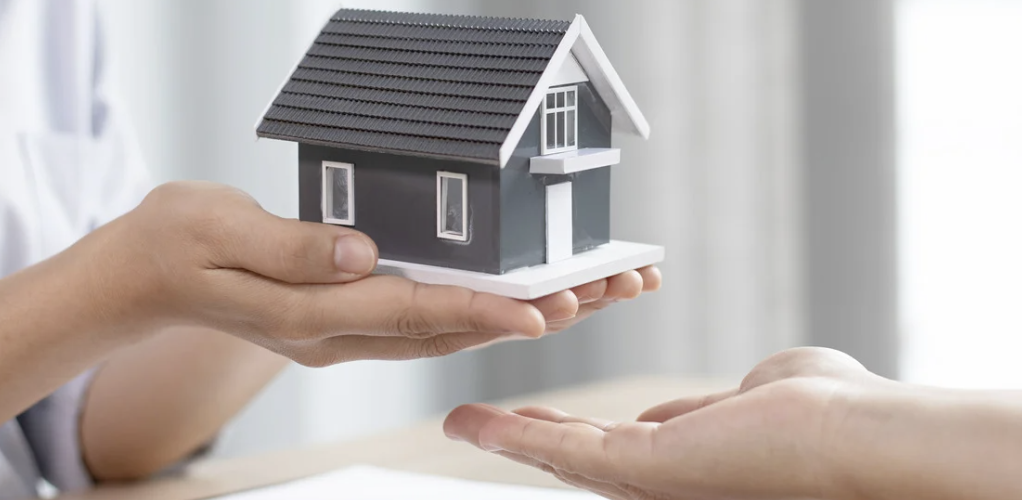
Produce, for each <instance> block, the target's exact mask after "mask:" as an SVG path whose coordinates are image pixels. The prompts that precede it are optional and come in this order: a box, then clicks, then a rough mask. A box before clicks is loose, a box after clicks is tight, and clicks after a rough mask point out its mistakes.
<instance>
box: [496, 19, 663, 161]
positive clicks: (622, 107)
mask: <svg viewBox="0 0 1022 500" xmlns="http://www.w3.org/2000/svg"><path fill="white" fill-rule="evenodd" d="M572 58H573V59H574V61H572ZM574 62H577V63H578V65H579V66H581V68H582V70H583V71H584V72H585V74H586V76H587V77H588V79H589V82H590V83H591V84H592V85H593V87H594V88H595V90H596V92H597V93H598V94H599V95H600V97H601V98H602V99H603V101H604V102H605V103H606V105H607V107H608V108H609V109H610V112H611V116H612V117H613V120H612V122H613V127H614V130H617V131H621V132H627V133H632V134H636V135H639V136H641V137H642V138H644V139H648V138H649V122H647V121H646V118H645V117H644V116H643V115H642V111H640V110H639V107H638V105H636V104H635V100H634V99H633V98H632V96H631V94H629V93H628V89H626V88H625V85H624V82H622V81H621V77H620V75H618V74H617V71H616V70H614V67H613V66H612V65H611V64H610V59H608V58H607V54H606V53H605V52H604V51H603V48H602V47H600V44H599V42H597V41H596V36H595V35H593V31H592V30H591V29H590V28H589V24H588V23H587V22H586V20H585V18H583V17H582V16H581V15H576V16H575V20H574V21H573V22H572V23H571V26H570V27H569V28H568V31H567V32H566V33H565V34H564V38H563V39H562V40H561V43H560V45H558V47H557V50H556V51H555V52H554V55H553V57H551V58H550V62H549V64H548V65H547V67H546V70H545V71H544V72H543V75H542V76H541V77H540V79H539V83H538V84H537V85H536V88H535V89H533V91H532V94H531V95H530V96H529V99H528V101H526V104H525V109H524V110H523V112H522V114H521V115H519V116H518V119H517V121H516V122H515V124H514V126H512V127H511V131H510V132H509V133H508V136H507V139H505V140H504V144H503V145H502V146H501V148H500V166H501V168H503V167H504V166H505V165H507V162H508V160H509V159H510V158H511V155H512V154H513V153H514V150H515V148H516V147H518V142H519V141H521V139H522V136H523V135H525V131H526V129H528V127H529V123H530V122H531V121H532V118H533V117H534V116H535V113H536V110H537V109H539V105H540V104H541V103H542V102H543V97H544V96H545V95H546V92H547V90H548V89H549V88H550V87H552V86H554V85H556V82H557V81H558V79H559V78H561V77H562V75H563V74H564V73H563V72H564V71H565V68H570V67H571V64H572V63H574Z"/></svg>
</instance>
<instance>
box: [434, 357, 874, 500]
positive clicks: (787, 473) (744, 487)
mask: <svg viewBox="0 0 1022 500" xmlns="http://www.w3.org/2000/svg"><path fill="white" fill-rule="evenodd" d="M873 377H874V376H873V375H872V374H870V373H869V372H867V371H866V370H865V369H864V368H863V367H862V365H860V364H859V363H858V362H856V361H855V360H853V359H852V358H849V357H848V356H845V355H843V354H840V353H837V352H835V351H830V350H823V349H796V350H791V351H786V352H784V353H781V354H779V355H777V356H774V357H772V358H770V359H768V360H766V361H764V362H763V363H761V364H760V365H759V366H757V367H756V368H755V369H754V370H753V371H752V372H750V373H749V375H748V376H747V377H746V378H745V380H744V381H743V383H742V384H741V386H740V387H738V388H736V389H734V390H732V391H727V392H723V393H718V394H711V395H707V396H702V397H697V398H685V399H679V400H676V401H672V402H669V403H665V404H663V405H660V406H657V407H655V408H651V409H649V410H647V411H646V412H645V413H643V414H642V415H641V416H640V417H639V418H638V419H637V421H635V422H627V423H617V422H608V421H602V420H599V419H593V418H584V417H575V416H571V415H567V414H565V413H563V412H560V411H558V410H553V409H548V408H524V409H520V410H517V411H515V412H506V411H503V410H500V409H498V408H494V407H491V406H485V405H469V406H463V407H461V408H458V409H456V410H455V411H453V412H452V413H451V414H450V416H448V418H447V421H446V422H445V424H444V430H445V432H446V433H447V434H448V435H449V436H451V437H452V438H454V439H460V440H464V441H467V442H470V443H472V444H474V445H476V446H478V447H480V448H482V449H484V450H486V451H490V452H494V453H498V454H500V455H502V456H505V457H507V458H509V459H511V460H514V461H517V462H520V463H523V464H526V465H531V466H533V467H537V468H540V469H542V470H545V471H547V472H549V473H551V474H553V475H555V476H556V477H557V478H559V479H560V480H562V481H564V482H566V483H568V484H571V485H574V486H577V487H580V488H584V489H587V490H590V491H592V492H595V493H598V494H600V495H603V496H605V497H607V498H611V499H614V500H647V499H672V500H673V499H677V500H704V499H705V500H710V499H760V498H762V499H767V498H821V499H822V498H831V497H832V490H833V489H834V487H835V483H836V482H838V481H839V479H838V478H835V477H832V476H831V475H830V472H829V471H831V470H833V468H831V467H830V465H831V464H829V463H828V446H827V445H828V440H829V439H830V438H829V436H833V435H834V433H836V432H839V431H838V430H837V429H836V428H834V427H835V426H836V425H839V423H840V422H841V421H842V416H841V415H836V414H835V413H836V412H837V411H838V410H835V408H838V407H841V406H840V405H832V404H831V403H832V401H833V400H834V399H835V398H836V397H840V396H838V394H843V391H841V390H840V389H841V388H842V387H845V386H850V385H854V384H856V383H859V382H869V381H871V380H872V379H873Z"/></svg>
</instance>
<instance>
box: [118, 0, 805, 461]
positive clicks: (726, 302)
mask: <svg viewBox="0 0 1022 500" xmlns="http://www.w3.org/2000/svg"><path fill="white" fill-rule="evenodd" d="M101 2H102V5H103V7H104V10H105V17H106V24H107V28H108V33H109V37H108V38H109V41H110V46H111V50H112V52H113V56H114V58H115V62H117V63H119V68H120V73H119V78H118V81H119V82H120V86H121V88H122V90H123V92H124V94H125V96H126V97H127V102H128V104H129V106H130V107H131V109H130V111H131V114H132V115H133V116H134V118H135V122H136V125H137V127H138V128H139V133H140V137H141V140H142V142H143V148H144V150H145V152H146V154H147V157H148V160H149V162H150V164H151V166H152V168H153V169H154V171H155V172H156V173H157V175H158V177H159V178H160V179H162V180H169V179H177V178H201V179H211V180H216V181H221V182H226V183H230V184H233V185H236V186H238V187H241V188H243V189H246V190H247V191H249V192H251V193H252V194H253V195H254V196H255V197H256V198H257V199H258V200H259V201H260V202H261V203H263V205H264V206H265V207H266V208H267V209H269V210H271V211H273V212H275V213H277V214H280V215H283V216H294V215H295V214H296V208H297V199H296V197H297V186H296V177H297V176H296V163H297V158H296V149H295V148H294V147H293V146H292V145H289V144H283V143H279V142H275V141H261V142H259V143H256V142H255V140H254V135H253V130H252V129H253V124H254V123H255V121H256V119H257V117H258V116H259V114H260V112H261V111H262V110H263V108H264V106H265V104H266V103H267V102H268V100H269V99H270V98H271V97H272V96H273V94H274V92H275V91H276V89H277V87H278V86H279V84H280V82H281V81H282V80H283V78H284V77H285V76H286V75H287V72H288V70H289V69H290V68H291V67H292V66H293V65H294V63H295V61H296V60H297V59H298V58H299V57H300V55H301V52H302V51H303V50H304V49H305V45H306V44H307V43H308V42H309V41H310V40H311V37H312V36H313V35H314V34H315V33H316V31H317V30H318V29H319V27H320V25H321V23H322V22H323V21H324V20H325V19H326V16H327V15H328V14H329V13H330V12H331V11H332V10H333V9H334V8H336V2H334V1H326V0H305V1H301V2H297V1H284V0H279V1H271V0H263V1H253V0H187V1H183V0H163V1H156V0H153V1H148V2H134V1H131V0H101ZM348 5H349V6H355V7H370V8H381V9H405V10H421V11H425V10H434V11H439V12H452V13H480V14H500V15H514V16H538V17H556V18H565V19H570V17H571V16H572V15H574V14H575V13H576V12H577V13H581V14H583V15H585V16H586V18H587V20H588V21H589V22H590V24H591V25H592V26H593V29H594V31H595V33H596V35H597V38H598V39H599V40H600V42H601V43H602V44H603V45H604V48H605V50H606V51H607V53H608V54H609V56H610V59H611V61H612V62H613V63H614V64H615V66H616V67H617V69H618V71H619V72H620V73H621V75H622V77H623V79H624V82H625V84H626V85H627V86H628V88H629V89H630V90H631V92H632V93H633V95H634V96H635V98H636V101H637V102H638V104H639V106H640V107H641V108H642V110H643V111H644V112H645V114H646V115H647V118H648V119H649V121H650V123H651V124H652V138H651V139H650V140H649V141H648V142H643V141H641V140H638V139H635V138H632V137H616V138H615V141H616V143H617V145H618V146H620V147H621V148H622V149H623V154H624V158H623V162H622V165H621V166H619V167H615V170H614V174H613V175H614V181H613V182H614V184H613V200H612V203H613V216H612V236H613V237H615V238H618V239H625V240H633V241H641V242H649V243H657V244H662V245H665V246H666V247H667V249H668V251H667V261H666V262H665V263H664V265H663V270H664V274H665V279H666V282H665V287H664V289H663V291H662V292H660V293H658V294H655V295H650V296H647V297H643V298H642V299H641V300H638V301H635V302H634V303H629V304H622V305H620V306H617V307H614V308H612V309H611V310H608V311H605V312H604V313H602V314H600V315H599V316H597V317H595V318H593V319H591V320H589V321H588V322H587V323H585V324H584V325H582V326H580V327H578V328H577V330H576V331H572V332H568V333H564V334H562V335H559V336H556V337H554V338H551V339H547V340H543V341H539V342H533V343H519V344H514V345H506V346H498V347H496V348H494V349H490V350H487V351H484V352H479V353H469V354H463V355H458V356H454V357H451V358H448V359H444V360H431V361H422V362H412V363H397V364H387V363H368V362H367V363H354V364H350V365H346V366H342V367H337V368H332V369H327V370H320V371H312V370H305V369H297V368H296V369H293V370H290V371H289V372H288V373H287V374H285V376H284V377H282V378H281V379H280V380H278V381H277V382H276V383H275V384H274V385H273V386H271V388H270V389H269V390H268V391H267V392H266V393H265V394H264V395H263V396H262V397H261V398H260V399H259V400H258V401H257V402H256V403H255V404H254V405H253V406H252V407H251V408H249V409H248V410H247V411H246V412H245V414H244V415H242V417H241V418H239V420H238V421H237V422H236V423H235V424H234V425H233V426H232V427H231V429H230V430H229V432H228V433H227V434H226V435H225V438H224V440H223V446H222V450H223V451H222V452H223V453H225V454H236V453H244V452H250V451H256V450H262V449H266V448H275V447H281V446H293V445H296V444H306V443H310V442H317V441H322V440H327V439H340V438H346V437H350V436H354V435H357V434H361V433H364V432H368V431H373V430H379V429H383V428H387V427H391V426H396V425H401V424H404V423H407V422H411V421H414V420H416V419H418V418H421V417H422V416H423V415H426V414H431V413H436V412H441V411H444V410H447V409H449V408H450V406H451V405H453V404H455V403H459V402H464V401H469V400H474V399H478V398H492V397H497V396H503V395H508V394H515V393H520V392H522V391H526V390H533V389H539V388H546V387H551V386H554V385H559V384H564V383H572V382H580V381H585V380H592V379H598V378H607V377H613V376H619V375H627V374H635V373H651V372H653V373H686V374H696V375H719V376H737V375H739V374H741V373H743V372H744V371H745V370H747V369H748V368H749V367H750V366H751V365H752V364H753V363H755V362H756V361H758V360H759V359H761V358H762V357H764V356H766V355H768V354H770V353H772V352H774V351H777V350H779V349H782V348H784V347H787V346H790V345H795V344H798V343H800V342H802V341H803V339H804V338H805V336H804V324H805V311H804V297H803V295H804V294H803V291H802V285H801V283H803V278H804V277H803V267H802V264H801V263H802V261H803V259H802V256H801V250H800V249H801V248H803V245H802V243H803V236H802V229H801V228H802V224H801V222H800V221H801V220H802V210H803V209H802V207H801V206H800V205H801V203H800V201H799V200H801V199H802V197H801V195H800V192H801V184H800V183H801V174H800V173H801V172H802V169H801V166H800V160H799V158H800V147H801V146H800V144H799V137H800V126H799V116H801V115H800V110H799V102H800V101H799V99H798V93H799V82H800V74H799V71H800V68H799V67H798V62H799V57H798V54H799V52H798V39H799V29H798V28H799V24H798V5H799V3H798V2H796V1H795V0H769V1H761V0H683V1H678V0H644V1H629V2H621V1H614V0H590V1H581V0H579V1H541V0H529V1H518V2H499V3H498V2H491V1H482V0H479V1H472V0H446V1H445V0H433V1H426V0H422V1H416V0H406V1H398V0H394V1H388V0H379V1H375V2H368V1H351V2H348ZM339 306H343V305H339Z"/></svg>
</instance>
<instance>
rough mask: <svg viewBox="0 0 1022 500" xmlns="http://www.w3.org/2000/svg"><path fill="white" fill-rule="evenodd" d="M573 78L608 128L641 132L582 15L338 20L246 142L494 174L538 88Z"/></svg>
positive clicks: (526, 119) (535, 102)
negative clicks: (370, 154)
mask: <svg viewBox="0 0 1022 500" xmlns="http://www.w3.org/2000/svg"><path fill="white" fill-rule="evenodd" d="M573 68H574V69H576V70H577V69H578V68H581V70H582V71H583V72H584V73H585V75H584V76H585V77H586V78H587V79H588V81H589V82H590V83H591V84H592V85H593V88H594V89H595V90H596V92H597V93H598V94H599V95H600V97H601V98H602V99H603V100H604V102H605V103H606V104H607V106H608V108H609V109H610V110H611V113H612V117H613V120H612V122H613V126H614V128H615V129H616V130H622V131H626V132H630V133H634V134H638V135H641V136H643V137H648V135H649V125H648V124H647V122H646V120H645V118H644V117H643V116H642V113H641V112H640V111H639V109H638V107H637V106H636V105H635V101H634V100H633V99H632V97H631V96H630V95H629V94H628V91H627V90H626V89H625V87H624V84H623V83H622V82H621V78H620V77H619V76H618V74H617V72H615V71H614V68H613V67H612V66H611V65H610V62H609V60H608V59H607V56H606V54H605V53H604V52H603V49H601V48H600V46H599V44H598V43H597V42H596V38H595V37H594V36H593V33H592V31H591V30H590V29H589V26H588V25H587V24H586V22H585V19H583V18H582V16H576V17H575V19H574V20H573V21H544V20H530V19H504V18H492V17H475V16H452V15H438V14H410V13H397V12H381V11H365V10H349V9H342V10H340V11H338V12H337V13H336V14H334V16H333V17H332V18H331V19H330V22H329V23H328V24H327V25H326V26H325V27H324V28H323V30H322V32H321V33H320V34H319V36H318V38H317V39H316V40H315V42H314V43H313V45H312V47H311V48H310V49H309V51H308V53H307V54H306V55H305V57H304V58H303V59H302V60H301V61H300V62H299V64H298V66H297V68H295V70H294V71H293V73H292V74H291V75H290V77H289V78H288V80H287V81H286V82H285V83H284V85H283V87H282V88H281V90H280V92H279V93H278V95H277V96H276V97H275V99H274V100H273V101H272V102H271V103H270V105H269V107H268V108H267V110H266V112H265V113H264V115H263V117H262V119H261V120H260V122H259V124H258V126H257V130H256V133H257V135H258V136H259V137H269V138H275V139H283V140H288V141H295V142H300V143H308V144H319V145H326V146H333V147H340V148H351V149H364V150H372V151H385V152H393V153H401V154H413V155H422V156H431V157H442V158H457V159H463V160H469V161H476V162H483V163H490V164H495V165H499V166H501V167H503V166H504V165H505V164H506V163H507V161H508V159H509V158H510V156H511V153H512V152H513V151H514V148H515V147H516V146H517V144H518V142H519V140H520V139H521V138H522V135H523V134H524V133H525V130H526V128H527V127H528V125H529V123H530V121H531V119H532V117H533V114H534V113H535V111H536V110H537V109H538V107H539V105H540V103H541V102H542V99H543V96H544V95H545V94H546V91H547V89H548V88H549V87H550V86H552V85H555V84H556V83H557V82H558V80H559V79H560V75H563V71H571V70H572V69H573Z"/></svg>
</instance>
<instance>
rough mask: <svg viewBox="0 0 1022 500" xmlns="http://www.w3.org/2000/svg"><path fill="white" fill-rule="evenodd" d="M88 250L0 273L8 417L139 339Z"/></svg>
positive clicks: (1, 394)
mask: <svg viewBox="0 0 1022 500" xmlns="http://www.w3.org/2000/svg"><path fill="white" fill-rule="evenodd" d="M80 251H81V249H72V250H69V251H68V252H65V253H63V254H60V255H57V256H55V257H54V258H52V259H50V260H48V261H45V262H43V263H40V264H38V265H36V266H33V267H30V268H27V269H25V270H23V271H21V272H20V273H17V274H14V275H12V276H9V277H7V278H5V279H3V280H0V422H5V421H7V420H9V419H11V418H13V417H14V416H16V415H18V414H19V413H21V412H22V411H24V410H25V409H27V408H28V407H30V406H32V405H33V404H35V403H36V402H37V401H39V400H40V399H42V398H44V397H46V396H47V395H48V394H50V393H52V392H53V391H54V390H56V389H57V388H59V387H60V386H61V385H63V384H64V383H66V382H67V381H69V380H71V379H72V378H74V377H75V376H77V375H79V374H81V373H82V372H84V371H85V370H87V369H89V368H90V367H92V366H94V365H95V364H97V363H98V362H100V361H101V360H103V359H104V358H106V357H107V356H109V355H110V354H111V353H113V352H114V351H116V350H117V349H119V348H121V347H123V346H125V345H127V344H129V343H131V342H134V341H136V340H137V339H138V337H137V336H134V335H132V334H129V333H127V332H126V331H125V330H123V329H122V328H121V327H124V326H130V325H125V324H121V320H122V318H121V317H120V316H121V315H120V310H119V308H120V307H121V306H120V305H119V304H117V302H118V299H117V298H116V297H112V296H111V294H110V292H108V291H107V290H104V289H102V284H101V282H98V281H97V280H96V277H95V276H92V275H91V273H92V272H93V271H92V270H91V262H90V261H89V260H87V259H84V260H76V259H80V257H81V256H80V255H78V256H72V255H69V252H80ZM79 262H89V264H79Z"/></svg>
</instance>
